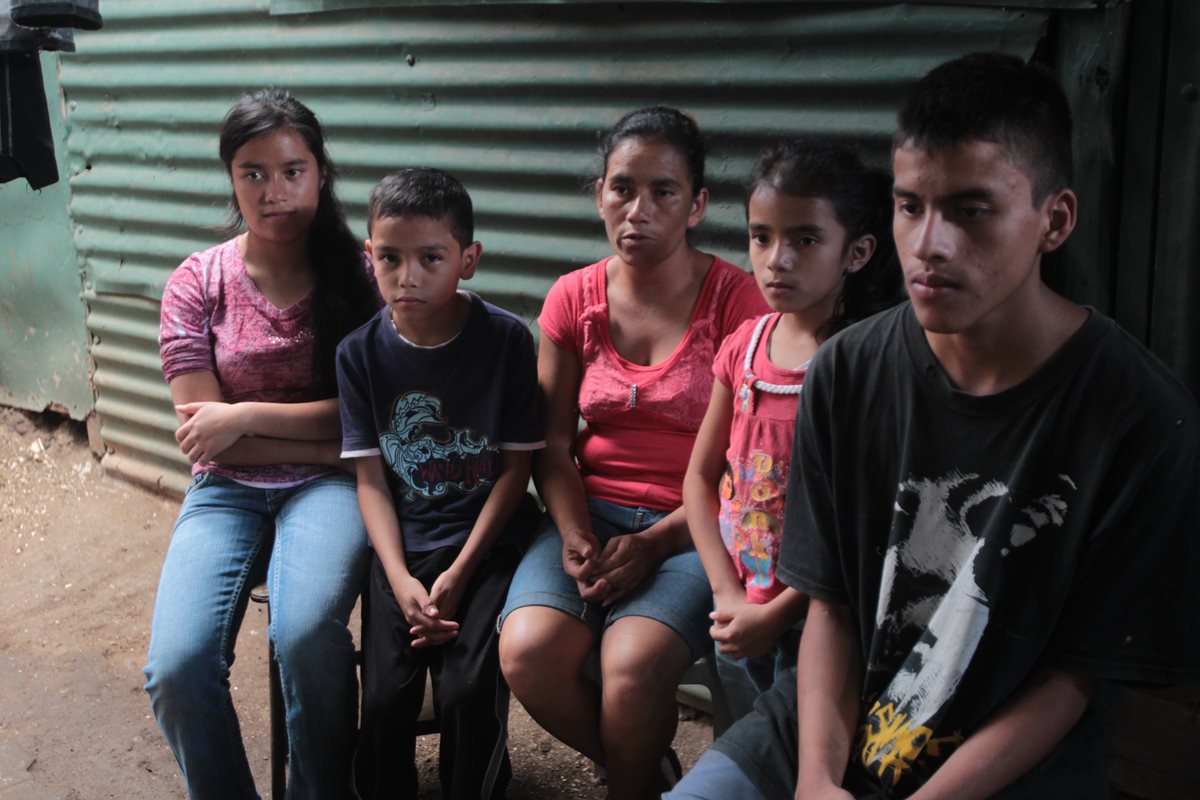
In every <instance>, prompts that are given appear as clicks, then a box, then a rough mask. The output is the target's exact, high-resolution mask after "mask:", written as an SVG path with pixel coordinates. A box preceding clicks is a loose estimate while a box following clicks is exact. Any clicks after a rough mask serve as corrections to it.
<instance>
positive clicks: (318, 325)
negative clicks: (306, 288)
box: [220, 89, 378, 397]
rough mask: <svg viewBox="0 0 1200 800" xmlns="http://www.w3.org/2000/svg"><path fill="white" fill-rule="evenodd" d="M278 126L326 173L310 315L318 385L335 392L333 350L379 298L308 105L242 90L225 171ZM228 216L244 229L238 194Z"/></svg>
mask: <svg viewBox="0 0 1200 800" xmlns="http://www.w3.org/2000/svg"><path fill="white" fill-rule="evenodd" d="M278 128H288V129H290V130H293V131H295V132H296V133H297V134H299V136H300V138H301V139H303V140H304V143H305V144H306V145H308V149H309V150H310V151H312V154H313V157H314V158H315V159H316V162H317V167H318V168H319V169H320V170H321V172H322V174H323V176H324V180H323V181H322V185H321V189H320V195H319V198H318V200H317V212H316V215H315V216H314V217H313V221H312V224H311V226H310V227H309V230H308V260H309V264H310V265H311V266H312V270H313V281H314V282H313V291H312V305H311V310H310V312H309V314H310V317H311V321H312V327H313V333H314V335H315V336H314V343H313V377H314V380H315V386H316V388H317V391H318V394H319V395H320V396H322V397H332V396H333V395H335V394H337V378H336V373H335V369H334V351H335V350H336V349H337V346H338V342H340V341H341V340H342V339H343V338H344V337H345V336H346V334H348V333H350V331H352V330H354V329H355V328H357V327H358V326H359V325H361V324H363V323H364V322H366V321H367V319H368V318H370V316H371V314H373V313H374V312H375V310H376V308H377V307H378V303H377V301H376V298H375V292H374V290H373V289H372V287H371V282H370V279H369V278H368V277H367V274H366V271H365V268H364V264H363V252H362V245H361V244H360V243H359V241H358V239H356V238H355V237H354V234H352V233H351V232H350V227H349V226H348V225H347V224H346V218H345V216H344V215H343V213H342V206H341V203H339V202H338V199H337V195H336V194H335V193H334V190H333V184H334V178H335V177H336V176H337V169H336V168H335V167H334V164H333V161H331V160H330V158H329V153H328V152H326V150H325V134H324V132H323V131H322V130H321V123H320V122H319V121H317V117H316V115H315V114H313V112H312V111H311V110H309V108H308V106H306V105H304V104H303V103H301V102H300V101H299V100H297V99H296V98H294V97H292V96H291V95H290V94H289V93H288V92H286V91H284V90H283V89H260V90H259V91H257V92H254V93H253V94H248V95H243V96H242V98H241V99H240V100H238V102H237V103H236V104H235V105H234V106H233V108H231V109H230V110H229V113H228V114H227V115H226V116H225V124H224V125H222V126H221V140H220V141H221V143H220V153H221V161H222V162H224V164H225V170H226V172H228V173H229V174H230V175H231V176H232V169H233V157H234V154H235V153H236V152H237V151H238V149H239V148H240V147H241V146H242V145H244V144H246V142H248V141H250V140H251V139H253V138H254V137H256V136H261V135H262V134H264V133H268V132H270V131H273V130H276V129H278ZM229 216H230V222H231V226H232V227H234V228H239V229H240V228H241V227H242V226H243V225H244V224H245V219H244V218H243V216H242V211H241V209H240V208H238V204H237V195H236V194H235V195H233V197H232V199H231V200H230V202H229Z"/></svg>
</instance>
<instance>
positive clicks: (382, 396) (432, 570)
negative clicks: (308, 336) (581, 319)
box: [337, 168, 545, 800]
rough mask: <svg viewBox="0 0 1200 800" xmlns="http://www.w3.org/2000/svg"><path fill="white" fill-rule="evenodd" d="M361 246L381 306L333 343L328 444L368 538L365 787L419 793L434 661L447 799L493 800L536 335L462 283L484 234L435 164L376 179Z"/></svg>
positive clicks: (526, 510)
mask: <svg viewBox="0 0 1200 800" xmlns="http://www.w3.org/2000/svg"><path fill="white" fill-rule="evenodd" d="M367 219H368V222H367V225H368V233H369V235H370V238H369V239H368V240H367V242H366V248H367V252H368V253H369V254H370V256H371V261H372V263H373V266H374V269H375V280H376V282H377V283H378V285H379V292H380V294H381V295H382V296H383V299H384V301H386V303H387V306H386V307H385V308H384V309H382V310H381V311H380V313H379V314H377V315H375V317H374V318H373V319H371V320H370V321H369V322H367V323H366V324H365V325H363V326H362V327H361V328H359V329H358V330H356V331H354V332H353V333H351V334H350V335H349V336H347V337H346V339H345V340H344V341H342V343H341V344H340V345H339V346H338V351H337V371H338V390H339V402H340V406H341V418H342V457H343V458H353V459H355V466H356V469H357V473H358V504H359V507H360V509H361V510H362V516H363V522H364V523H365V525H366V528H367V534H368V535H369V536H370V539H371V544H372V545H373V547H374V555H373V557H372V559H371V577H370V586H369V591H368V595H367V602H366V603H365V605H364V613H363V713H362V735H361V737H360V741H359V748H358V754H357V756H356V758H355V766H356V776H357V787H358V791H359V793H360V796H361V797H364V798H381V799H382V798H389V799H390V798H394V797H415V796H416V794H417V771H416V764H415V763H414V752H415V750H414V748H415V741H416V730H415V727H416V721H417V716H418V714H419V712H420V710H421V705H422V700H423V698H424V695H425V674H426V671H427V670H428V671H431V672H432V673H433V675H434V706H435V708H436V710H437V716H438V719H439V728H440V732H441V754H440V759H439V776H440V778H441V783H442V792H443V796H445V797H446V798H448V799H449V798H462V799H463V800H465V798H472V800H480V799H481V798H482V799H483V800H487V798H500V797H503V796H504V793H505V788H506V786H507V783H508V779H509V776H510V774H511V770H510V766H509V759H508V750H507V748H506V731H507V721H508V720H507V717H508V687H507V686H506V685H505V684H504V681H503V679H502V678H501V676H500V664H499V656H498V654H497V650H496V638H497V633H496V617H497V615H498V614H499V613H500V609H501V607H502V606H503V604H504V599H505V596H506V594H507V592H508V584H509V582H510V581H511V579H512V574H513V572H514V570H515V569H516V566H517V562H518V561H519V560H520V550H519V548H518V546H517V544H518V539H519V538H520V537H521V535H522V534H523V533H528V532H529V531H532V529H533V524H534V522H535V519H536V508H535V507H534V505H533V500H532V498H531V497H530V496H529V495H528V494H527V493H526V491H525V488H526V486H527V485H528V483H529V470H530V456H531V452H532V451H533V450H536V449H538V448H540V447H543V446H544V445H545V442H544V439H543V430H542V419H541V415H540V413H539V403H538V391H537V368H536V365H535V360H534V351H533V337H532V336H531V335H530V333H529V329H528V328H527V327H526V325H525V323H524V322H522V321H521V320H520V319H519V318H517V317H515V316H513V315H512V314H509V313H508V312H506V311H504V310H502V309H499V308H497V307H495V306H493V305H491V304H489V303H485V302H484V301H483V300H481V299H480V298H479V297H478V295H475V294H471V293H469V292H463V291H461V290H459V288H458V284H459V281H460V280H466V279H468V278H470V277H472V276H473V275H474V274H475V267H476V265H477V264H478V262H479V257H480V254H481V250H482V248H481V247H480V244H479V243H478V242H475V241H473V240H472V234H473V221H472V209H471V199H470V197H469V196H468V195H467V192H466V189H464V188H463V186H462V184H460V183H459V182H458V181H457V180H455V179H454V178H453V177H451V176H450V175H448V174H446V173H444V172H441V171H440V170H434V169H415V168H410V169H402V170H400V171H398V172H395V173H393V174H391V175H389V176H388V177H386V178H384V179H383V180H382V181H381V182H380V183H379V185H378V186H377V187H375V190H374V191H373V192H372V193H371V199H370V203H369V205H368V209H367Z"/></svg>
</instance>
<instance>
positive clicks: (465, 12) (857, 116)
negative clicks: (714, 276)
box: [62, 0, 1051, 480]
mask: <svg viewBox="0 0 1200 800" xmlns="http://www.w3.org/2000/svg"><path fill="white" fill-rule="evenodd" d="M269 11H270V3H269V2H268V0H214V1H213V2H205V3H198V4H190V5H183V4H174V3H161V2H158V0H122V2H120V3H113V4H111V5H110V6H109V7H108V8H107V9H106V11H105V27H104V29H103V30H102V31H99V32H96V33H80V34H79V40H78V42H79V47H78V53H77V54H76V55H74V56H72V57H71V58H70V59H64V60H63V67H62V85H63V89H64V92H65V99H66V107H67V110H68V125H69V136H68V145H69V148H70V162H71V172H73V173H74V174H75V177H74V178H73V180H72V207H71V212H72V218H73V221H74V225H75V233H74V243H75V246H76V248H77V249H78V251H79V254H80V256H81V257H82V259H83V261H84V263H85V267H86V272H85V279H86V290H87V306H88V327H89V330H90V332H91V334H92V336H93V339H94V345H93V350H94V353H95V362H96V374H95V383H96V387H97V393H98V400H97V408H98V410H99V412H100V416H101V420H102V426H101V434H102V436H103V438H104V440H105V443H106V445H107V446H108V447H109V448H110V449H111V450H112V454H111V455H110V457H109V461H108V462H107V463H109V465H110V466H114V467H116V468H118V469H122V470H123V471H129V470H131V469H132V468H131V467H130V466H128V465H131V464H136V465H138V467H137V469H139V470H140V474H139V475H137V476H136V477H138V478H139V479H142V480H145V479H146V478H145V475H146V474H158V473H163V474H165V473H167V472H169V471H170V470H172V469H176V470H178V474H183V466H184V465H183V463H182V459H178V460H173V459H174V458H175V457H174V455H173V453H172V452H171V448H173V446H174V445H173V443H172V440H171V438H170V433H171V430H172V429H173V427H174V419H173V417H172V416H171V415H170V408H169V403H168V401H167V394H166V389H165V387H162V386H161V378H158V377H156V375H155V373H154V367H155V365H156V359H157V348H156V343H155V334H156V327H155V325H154V319H155V316H156V312H155V310H154V309H155V303H156V301H157V300H158V298H159V296H160V294H161V290H162V285H163V283H164V282H165V280H166V278H167V276H168V275H169V274H170V271H171V270H172V269H173V268H174V267H175V266H176V265H177V264H178V263H179V262H180V261H181V260H182V259H183V258H184V257H185V256H187V255H188V254H189V253H190V252H192V251H194V250H197V249H200V248H203V247H206V246H209V245H211V244H213V243H215V242H217V241H219V240H220V239H221V238H222V235H221V234H220V233H218V232H217V231H216V230H215V228H216V227H217V226H219V225H220V223H221V221H222V219H223V207H224V204H225V201H226V199H227V196H228V184H227V181H226V178H225V176H224V174H223V171H222V168H221V166H220V163H219V162H218V160H217V156H216V150H217V128H218V126H219V123H220V120H221V118H222V116H223V114H224V112H225V111H226V109H227V108H228V107H229V105H230V104H231V103H232V102H233V101H234V100H235V99H236V97H237V96H238V94H239V93H241V92H242V91H243V90H246V89H253V88H256V87H260V86H263V85H269V84H273V85H278V86H284V87H287V88H289V89H291V90H292V91H293V92H294V93H295V94H296V95H297V96H298V97H300V98H301V99H302V100H304V101H305V102H306V103H308V104H309V105H310V106H311V107H312V108H313V109H314V110H315V111H316V112H317V113H318V115H319V116H320V117H321V119H322V121H323V122H324V123H325V125H326V127H327V129H328V133H329V139H330V142H329V147H330V151H331V153H332V155H333V157H334V159H335V160H336V161H337V162H338V163H339V166H340V167H341V169H342V172H343V179H342V181H341V183H340V184H339V193H340V195H341V197H342V199H343V201H344V203H345V205H346V208H347V212H348V214H349V216H350V219H351V224H352V226H353V227H354V228H355V229H356V230H357V231H358V232H359V233H360V234H365V225H364V220H363V214H364V206H365V200H366V197H367V194H368V192H369V190H370V188H371V186H372V185H373V184H374V183H375V182H376V181H377V180H378V179H379V178H380V177H382V176H383V175H384V174H385V173H387V172H388V171H390V170H391V169H393V168H395V167H397V166H400V165H403V164H425V165H430V166H437V167H442V168H444V169H447V170H449V171H451V172H453V173H454V174H456V175H457V176H458V177H459V178H460V179H462V181H463V182H464V183H465V184H466V186H467V188H468V189H469V190H470V192H471V194H472V197H473V199H474V201H475V206H476V213H477V232H478V237H479V239H480V240H481V241H482V242H483V244H484V251H485V254H484V259H483V262H482V263H481V266H480V271H479V274H478V276H477V277H476V278H475V279H474V280H473V281H472V282H471V284H470V285H472V286H473V288H476V289H477V290H479V291H481V293H483V294H484V295H485V296H487V297H489V299H493V300H495V301H496V302H498V303H500V304H501V305H503V306H505V307H507V308H510V309H512V310H514V311H516V312H518V313H520V314H522V315H524V316H526V317H527V318H532V317H533V316H534V315H535V314H536V312H537V309H538V308H539V307H540V304H541V299H542V297H543V295H544V293H545V291H546V289H547V288H548V287H549V285H550V283H551V282H552V281H553V279H554V278H555V277H556V276H557V275H559V274H561V273H563V272H565V271H567V270H568V269H570V268H572V267H574V266H577V265H580V264H585V263H589V262H590V261H593V260H596V259H597V258H600V257H602V256H604V255H605V254H606V251H607V245H606V242H605V239H604V234H603V228H602V226H601V225H600V223H599V220H598V219H597V218H596V212H595V207H594V202H593V200H592V197H591V190H590V188H589V181H588V180H587V178H586V175H587V173H588V172H589V170H591V169H592V168H593V167H594V163H593V160H594V150H595V146H596V140H597V132H598V131H600V130H602V129H604V128H606V127H608V126H611V125H612V123H613V122H615V121H616V120H617V118H618V117H619V116H620V115H621V114H622V113H623V112H625V111H627V110H630V109H632V108H636V107H638V106H643V105H649V104H654V103H665V104H670V105H675V106H678V107H681V108H683V109H686V110H688V111H690V112H691V113H693V114H694V115H695V117H696V118H697V120H698V121H699V123H700V125H701V127H702V128H703V129H704V131H705V132H706V133H707V134H708V136H709V138H710V149H711V157H710V160H709V175H710V189H711V191H712V194H713V203H712V205H711V206H710V212H709V216H708V219H707V220H706V221H705V223H704V224H703V225H702V226H701V229H700V230H699V232H698V235H697V244H699V245H700V246H702V247H705V248H709V249H711V250H714V251H716V252H717V253H719V254H721V255H723V256H725V257H727V258H729V259H731V260H733V261H734V262H735V263H745V246H744V241H743V239H744V232H743V230H742V228H743V210H742V207H741V185H742V182H743V180H744V179H745V176H746V175H747V173H748V171H749V167H750V163H751V161H752V159H753V158H754V156H755V154H756V153H757V152H758V151H759V150H760V149H761V147H762V146H763V145H764V144H765V143H766V142H767V141H769V140H770V139H773V138H776V137H778V136H781V135H785V134H796V133H808V134H824V135H828V136H832V137H836V138H838V139H842V140H852V141H856V142H860V143H861V144H862V145H863V146H865V148H866V149H867V151H868V154H869V156H870V158H871V159H872V160H874V161H876V162H879V163H884V162H886V161H887V159H888V152H889V144H890V133H891V129H892V125H893V120H894V113H895V112H894V110H895V108H896V106H897V104H898V102H899V99H900V96H901V94H902V92H903V90H904V88H905V87H906V86H907V85H908V83H909V82H910V81H912V80H913V79H915V78H916V77H918V76H919V75H921V74H922V73H924V72H925V71H926V70H928V69H929V68H930V67H932V66H934V65H935V64H937V63H939V62H941V61H944V60H946V59H948V58H952V57H954V56H956V55H959V54H961V53H965V52H969V51H973V50H984V49H986V50H1002V51H1007V52H1012V53H1015V54H1017V55H1020V56H1022V57H1025V58H1028V57H1030V56H1031V55H1032V54H1033V52H1034V50H1035V48H1036V46H1037V44H1038V42H1039V41H1040V40H1041V39H1042V38H1043V37H1044V36H1045V35H1046V31H1047V29H1048V20H1049V17H1050V13H1051V12H1048V11H1039V10H1030V9H1015V10H1011V9H1000V8H990V7H979V6H975V7H954V6H944V5H938V6H918V5H911V4H894V5H890V6H884V7H866V6H857V5H849V4H847V5H834V4H827V5H812V4H807V3H804V4H778V3H765V4H752V3H724V4H709V3H705V4H690V5H686V6H671V5H660V4H624V5H621V4H606V5H591V4H568V5H563V4H545V5H505V6H486V7H471V8H464V7H461V6H460V7H439V8H430V7H419V8H391V9H379V10H374V11H343V12H337V13H329V14H313V15H307V16H305V15H299V16H274V17H272V16H271V15H270V13H269Z"/></svg>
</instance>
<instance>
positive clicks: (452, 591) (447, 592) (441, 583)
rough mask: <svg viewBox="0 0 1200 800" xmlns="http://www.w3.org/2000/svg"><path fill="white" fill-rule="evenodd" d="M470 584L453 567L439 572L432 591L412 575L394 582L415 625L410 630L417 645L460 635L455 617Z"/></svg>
mask: <svg viewBox="0 0 1200 800" xmlns="http://www.w3.org/2000/svg"><path fill="white" fill-rule="evenodd" d="M466 585H467V581H466V580H465V579H460V576H459V575H458V574H457V573H456V572H455V571H454V569H453V568H451V569H448V570H446V571H445V572H443V573H442V574H441V575H438V577H437V579H436V580H434V582H433V586H431V587H430V589H429V591H428V592H426V591H425V587H424V586H422V585H421V582H420V581H419V580H417V579H416V578H414V577H413V576H412V575H408V576H406V577H405V578H401V579H400V580H399V581H398V582H397V583H395V584H393V585H392V591H393V592H394V593H395V595H396V602H397V603H399V604H400V609H401V610H402V611H403V612H404V618H405V619H406V620H408V623H409V624H410V625H411V626H412V627H411V628H409V630H408V632H409V633H411V634H412V635H413V637H414V638H413V641H412V646H413V647H436V646H438V645H440V644H445V643H446V642H448V641H450V640H452V639H454V638H455V637H457V636H458V629H459V625H458V623H457V622H455V621H454V619H453V618H454V617H455V616H456V615H457V614H458V604H459V602H460V601H461V600H462V595H463V590H464V589H465V588H466Z"/></svg>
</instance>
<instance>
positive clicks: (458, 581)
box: [429, 450, 533, 620]
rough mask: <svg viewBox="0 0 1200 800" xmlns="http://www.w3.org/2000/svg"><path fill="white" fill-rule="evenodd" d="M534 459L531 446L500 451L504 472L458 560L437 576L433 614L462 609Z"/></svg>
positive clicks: (441, 615)
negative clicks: (468, 589) (462, 603)
mask: <svg viewBox="0 0 1200 800" xmlns="http://www.w3.org/2000/svg"><path fill="white" fill-rule="evenodd" d="M532 461H533V457H532V452H531V451H529V450H501V451H500V475H499V476H498V477H497V478H496V484H495V485H494V486H493V487H492V491H491V492H490V493H489V494H488V497H487V500H485V501H484V503H483V508H482V509H481V510H480V511H479V517H478V518H477V519H476V520H475V525H474V526H473V527H472V528H471V534H470V535H469V536H468V537H467V541H466V543H464V544H463V548H462V551H461V552H459V554H458V557H457V558H455V559H454V563H453V564H451V565H450V566H449V567H448V568H447V569H446V570H445V571H444V572H443V573H442V574H441V575H439V576H437V579H436V580H434V582H433V586H431V587H430V589H429V601H430V611H431V616H434V617H437V618H439V619H442V620H450V619H453V617H454V616H455V615H456V614H457V613H458V604H459V603H460V602H461V601H462V595H463V592H464V591H465V590H466V588H467V584H468V583H470V581H471V576H472V575H474V574H475V568H476V567H477V566H479V562H480V561H482V560H483V559H484V557H485V556H487V554H488V551H489V550H491V549H492V545H493V544H495V542H496V539H497V537H499V536H500V534H501V533H502V532H503V531H504V528H505V526H506V525H508V523H509V521H510V520H511V519H512V515H513V512H514V511H516V510H517V505H518V504H519V503H520V502H521V498H522V497H523V496H524V495H525V489H526V487H527V486H529V471H530V465H531V464H532Z"/></svg>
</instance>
